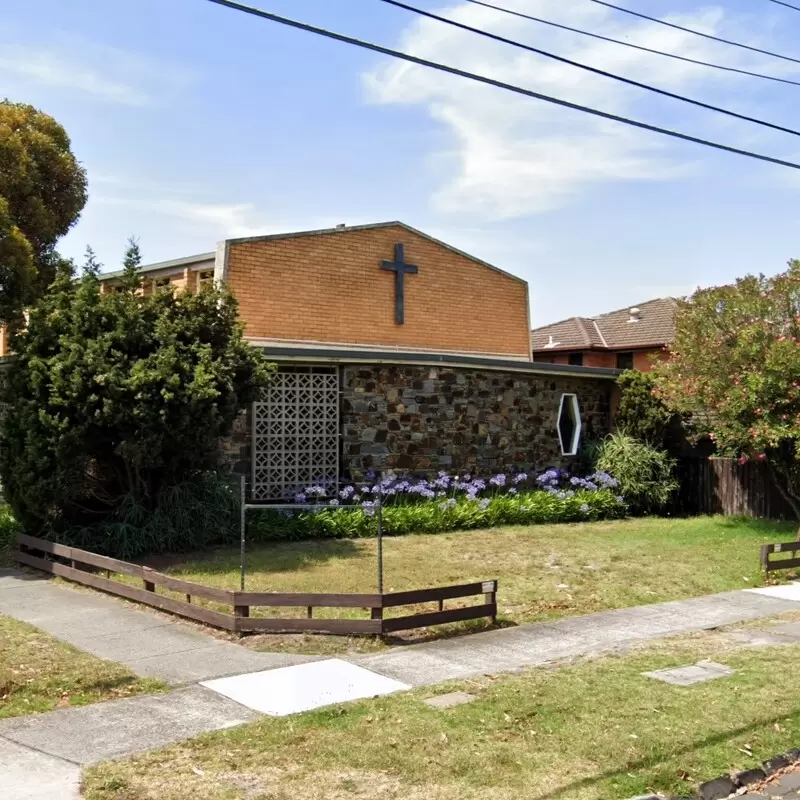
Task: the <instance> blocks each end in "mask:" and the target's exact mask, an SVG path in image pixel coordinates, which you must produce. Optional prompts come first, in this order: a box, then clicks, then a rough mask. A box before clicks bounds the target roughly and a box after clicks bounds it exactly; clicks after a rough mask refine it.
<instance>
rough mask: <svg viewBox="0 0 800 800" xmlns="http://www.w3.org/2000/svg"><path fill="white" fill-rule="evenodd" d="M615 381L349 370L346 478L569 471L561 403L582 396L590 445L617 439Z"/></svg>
mask: <svg viewBox="0 0 800 800" xmlns="http://www.w3.org/2000/svg"><path fill="white" fill-rule="evenodd" d="M613 385H614V383H613V381H610V380H604V379H600V378H572V377H557V376H553V377H550V376H547V375H532V374H527V373H523V372H496V371H494V370H484V371H481V370H475V369H472V368H450V367H420V366H401V365H395V366H392V365H363V366H362V365H359V366H346V367H344V368H343V376H342V407H341V412H342V419H341V422H342V462H343V463H342V475H343V476H349V477H350V478H352V479H353V480H359V479H361V478H362V476H363V473H364V472H366V471H367V470H375V471H378V472H380V471H382V470H389V469H391V470H397V471H399V472H414V473H418V474H424V473H432V472H436V471H437V470H439V469H445V470H448V471H449V470H459V471H467V472H472V473H477V474H481V475H486V474H490V473H491V472H494V471H499V470H502V469H504V468H509V467H515V468H517V469H524V470H541V469H544V468H546V467H548V466H567V465H569V464H570V463H574V461H575V457H574V456H573V457H569V456H562V455H561V448H560V446H559V440H558V432H557V428H556V424H557V417H558V409H559V404H560V400H561V395H562V394H564V393H574V394H576V395H577V396H578V403H579V406H580V412H581V421H582V436H583V438H586V437H594V436H600V435H603V434H605V433H607V432H608V431H609V429H610V397H611V391H612V388H613Z"/></svg>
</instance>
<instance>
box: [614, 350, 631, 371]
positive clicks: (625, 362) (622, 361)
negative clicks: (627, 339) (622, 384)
mask: <svg viewBox="0 0 800 800" xmlns="http://www.w3.org/2000/svg"><path fill="white" fill-rule="evenodd" d="M617 369H633V353H617Z"/></svg>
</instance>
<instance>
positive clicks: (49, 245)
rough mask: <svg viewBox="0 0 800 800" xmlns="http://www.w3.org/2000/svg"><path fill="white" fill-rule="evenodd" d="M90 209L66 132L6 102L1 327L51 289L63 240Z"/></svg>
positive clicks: (1, 117)
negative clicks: (56, 247)
mask: <svg viewBox="0 0 800 800" xmlns="http://www.w3.org/2000/svg"><path fill="white" fill-rule="evenodd" d="M84 205H86V173H85V172H84V170H83V168H82V167H81V165H80V164H79V163H78V161H77V160H76V158H75V156H74V155H73V154H72V151H71V149H70V140H69V137H68V136H67V133H66V131H65V130H64V128H63V127H62V126H61V125H59V123H58V122H56V121H55V120H54V119H53V118H52V117H51V116H48V115H47V114H44V113H42V112H41V111H39V110H37V109H36V108H34V107H33V106H30V105H25V104H21V103H12V102H10V101H8V100H2V101H0V322H8V321H13V320H15V319H16V318H17V317H18V316H19V314H20V313H21V312H22V310H23V309H24V308H25V306H27V305H28V304H30V303H31V302H33V300H35V299H36V297H38V296H40V295H41V294H42V292H43V291H44V290H45V289H46V288H47V286H49V284H50V283H51V282H52V280H53V279H54V277H55V271H56V269H57V265H58V264H59V261H60V260H59V258H58V256H57V254H56V252H55V245H56V242H57V241H58V239H59V238H60V237H61V236H63V235H64V234H65V233H67V231H68V230H69V229H70V228H71V227H72V226H73V225H74V224H75V222H76V221H77V219H78V216H79V215H80V213H81V210H82V209H83V207H84Z"/></svg>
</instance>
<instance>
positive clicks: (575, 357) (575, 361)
mask: <svg viewBox="0 0 800 800" xmlns="http://www.w3.org/2000/svg"><path fill="white" fill-rule="evenodd" d="M568 363H569V364H570V365H571V366H573V367H582V366H583V353H570V354H569V359H568Z"/></svg>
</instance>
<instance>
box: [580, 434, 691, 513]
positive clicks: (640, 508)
mask: <svg viewBox="0 0 800 800" xmlns="http://www.w3.org/2000/svg"><path fill="white" fill-rule="evenodd" d="M595 465H596V467H597V469H599V470H604V471H605V472H609V473H611V474H612V475H613V476H614V477H615V478H616V479H617V480H618V481H619V492H620V494H621V495H622V496H623V497H624V498H625V502H626V503H627V504H628V507H629V508H630V510H631V512H632V513H634V514H654V513H657V512H659V511H662V510H663V509H665V508H666V507H667V506H668V504H669V502H670V500H671V499H672V496H673V494H674V493H675V491H676V490H677V488H678V482H677V480H676V479H675V459H674V458H671V457H670V455H669V454H668V453H666V452H665V451H663V450H659V449H657V448H655V447H653V446H652V445H649V444H647V443H646V442H642V441H640V440H639V439H635V438H633V437H632V436H629V435H627V434H625V433H621V432H617V433H612V434H611V435H610V436H607V437H606V438H605V439H603V441H602V442H600V444H599V445H598V446H597V450H596V453H595Z"/></svg>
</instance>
